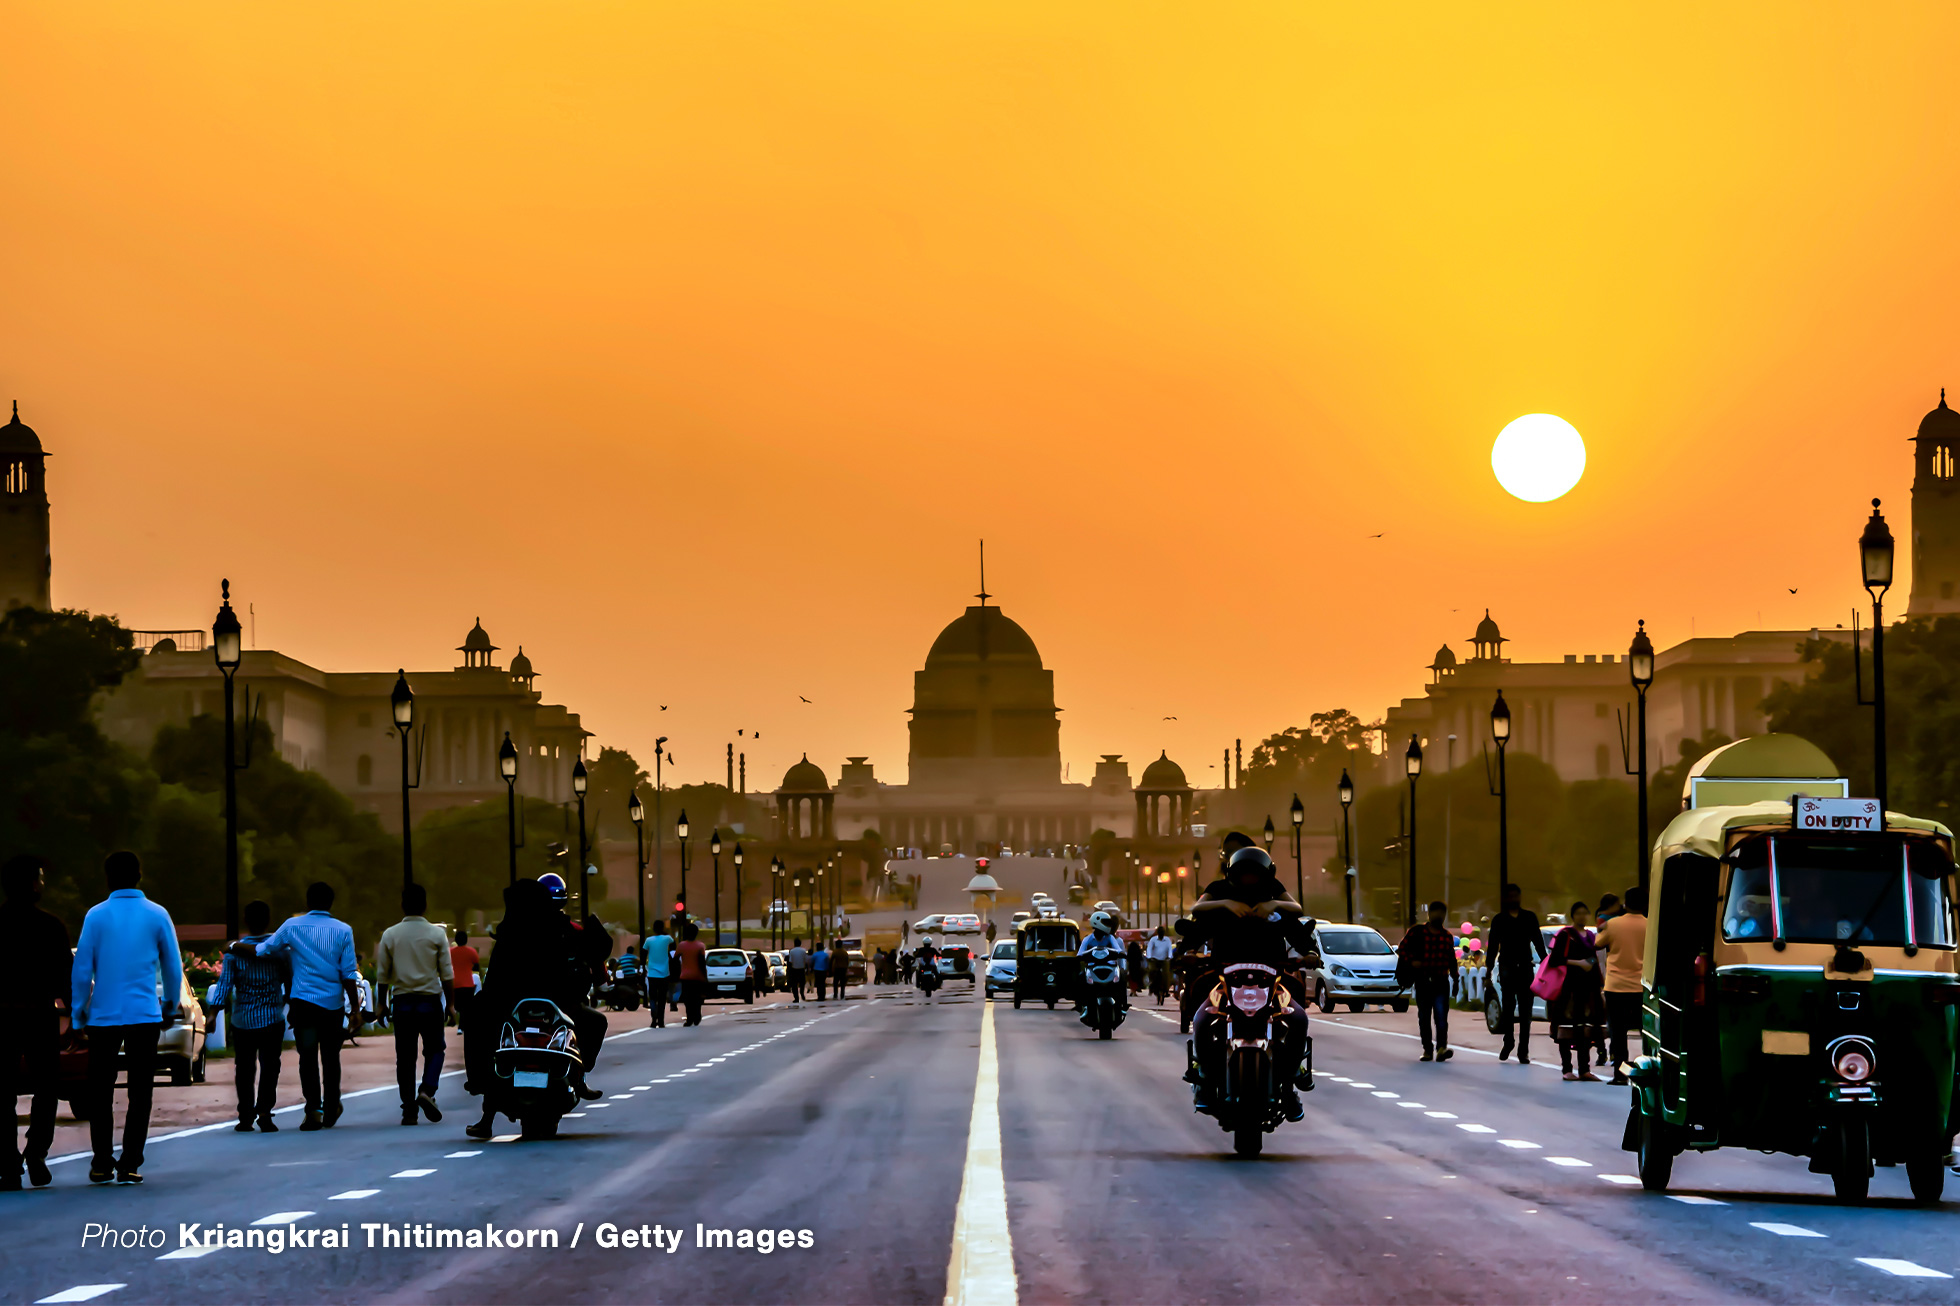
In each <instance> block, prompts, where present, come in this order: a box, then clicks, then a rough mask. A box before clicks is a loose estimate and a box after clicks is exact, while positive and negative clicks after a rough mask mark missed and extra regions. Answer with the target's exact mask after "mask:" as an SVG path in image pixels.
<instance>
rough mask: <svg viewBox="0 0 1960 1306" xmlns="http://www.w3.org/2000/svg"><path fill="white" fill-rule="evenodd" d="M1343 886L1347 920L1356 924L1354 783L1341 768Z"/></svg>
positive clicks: (1344, 768)
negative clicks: (1351, 815)
mask: <svg viewBox="0 0 1960 1306" xmlns="http://www.w3.org/2000/svg"><path fill="white" fill-rule="evenodd" d="M1340 795H1341V863H1342V875H1341V885H1342V887H1343V888H1345V889H1346V890H1347V920H1348V924H1350V925H1352V924H1354V881H1355V879H1356V874H1355V865H1354V827H1353V825H1351V824H1350V823H1349V820H1348V818H1349V816H1350V814H1351V813H1352V811H1353V809H1354V781H1352V780H1350V779H1348V773H1347V768H1346V767H1342V768H1341V787H1340Z"/></svg>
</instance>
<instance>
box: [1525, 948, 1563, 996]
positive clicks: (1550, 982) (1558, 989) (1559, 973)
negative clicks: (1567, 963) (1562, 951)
mask: <svg viewBox="0 0 1960 1306" xmlns="http://www.w3.org/2000/svg"><path fill="white" fill-rule="evenodd" d="M1531 991H1532V992H1533V993H1536V994H1537V995H1538V996H1539V997H1541V998H1543V999H1545V1001H1547V1002H1557V1001H1558V995H1559V994H1561V993H1563V992H1564V991H1565V967H1563V966H1554V965H1552V954H1551V953H1549V952H1548V953H1546V954H1545V960H1543V961H1541V962H1539V963H1538V973H1537V974H1536V975H1534V976H1532V977H1531Z"/></svg>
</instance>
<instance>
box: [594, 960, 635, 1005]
mask: <svg viewBox="0 0 1960 1306" xmlns="http://www.w3.org/2000/svg"><path fill="white" fill-rule="evenodd" d="M643 983H644V980H643V978H642V977H641V975H640V972H638V971H636V970H635V971H625V972H622V973H619V974H614V975H609V976H607V977H606V980H605V982H604V983H603V984H600V985H599V987H598V988H596V989H594V990H593V992H592V1000H593V1001H594V1002H602V1003H604V1004H605V1005H606V1006H608V1007H610V1008H611V1009H612V1010H614V1011H638V1010H639V1009H640V1003H641V1001H642V997H641V993H642V989H641V986H642V984H643Z"/></svg>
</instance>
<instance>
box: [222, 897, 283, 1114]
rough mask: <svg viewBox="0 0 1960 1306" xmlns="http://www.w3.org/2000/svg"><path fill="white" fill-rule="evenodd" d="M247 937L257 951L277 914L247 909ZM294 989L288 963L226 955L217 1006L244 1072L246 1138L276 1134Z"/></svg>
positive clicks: (257, 906) (241, 1110) (259, 906)
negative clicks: (275, 1108) (289, 995)
mask: <svg viewBox="0 0 1960 1306" xmlns="http://www.w3.org/2000/svg"><path fill="white" fill-rule="evenodd" d="M245 929H246V931H247V933H246V934H245V935H244V937H242V938H240V939H239V940H238V941H239V942H240V943H245V944H250V945H252V947H253V949H254V950H256V949H257V947H258V945H259V944H261V943H263V942H265V940H266V938H267V937H268V936H269V935H270V934H271V932H272V908H270V907H268V906H266V905H265V903H263V902H260V901H258V900H256V899H255V900H253V901H252V902H248V903H246V904H245ZM290 983H291V977H290V973H289V971H288V970H287V966H286V961H285V959H284V958H282V957H259V956H252V957H246V956H243V955H241V954H239V953H236V952H226V953H225V963H224V969H223V970H222V971H221V972H220V973H219V975H218V987H217V988H216V989H215V990H213V992H212V995H211V997H212V1005H213V1006H217V1007H227V1008H228V1012H229V1014H228V1016H227V1018H226V1021H225V1025H226V1028H227V1029H228V1030H229V1032H230V1036H231V1046H232V1054H233V1058H234V1060H235V1061H236V1062H237V1071H238V1125H237V1130H238V1132H239V1133H241V1134H249V1133H251V1132H252V1122H253V1120H254V1119H256V1120H257V1121H258V1126H259V1132H260V1133H265V1134H276V1133H278V1132H279V1126H278V1125H275V1124H273V1123H272V1105H273V1102H274V1100H275V1099H276V1098H277V1097H278V1095H279V1053H280V1048H281V1047H282V1045H283V1044H284V1043H285V1039H286V990H287V987H288V986H289V984H290Z"/></svg>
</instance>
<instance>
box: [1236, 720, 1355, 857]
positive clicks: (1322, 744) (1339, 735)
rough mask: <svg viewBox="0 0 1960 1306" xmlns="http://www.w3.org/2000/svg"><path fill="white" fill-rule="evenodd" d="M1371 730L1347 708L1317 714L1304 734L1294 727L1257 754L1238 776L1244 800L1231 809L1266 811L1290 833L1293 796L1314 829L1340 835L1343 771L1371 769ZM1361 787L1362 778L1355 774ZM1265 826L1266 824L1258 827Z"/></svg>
mask: <svg viewBox="0 0 1960 1306" xmlns="http://www.w3.org/2000/svg"><path fill="white" fill-rule="evenodd" d="M1371 729H1372V727H1370V726H1368V725H1366V724H1365V723H1363V722H1362V720H1361V718H1359V717H1357V716H1355V715H1354V713H1352V712H1350V711H1348V710H1347V709H1346V708H1344V707H1337V708H1334V709H1333V710H1331V711H1328V712H1315V713H1314V714H1312V715H1311V716H1310V717H1308V718H1307V725H1306V727H1305V728H1304V729H1303V728H1301V727H1299V726H1289V727H1287V728H1286V729H1285V730H1282V731H1280V732H1279V733H1278V734H1276V735H1269V736H1267V737H1266V738H1265V739H1264V740H1262V741H1260V743H1259V744H1258V745H1257V746H1255V747H1254V748H1253V750H1252V759H1251V760H1250V761H1249V762H1247V763H1246V766H1245V771H1244V773H1243V774H1242V775H1241V776H1240V777H1239V788H1240V789H1241V790H1242V791H1243V795H1242V796H1240V797H1237V798H1235V799H1234V800H1233V801H1232V805H1233V806H1234V807H1236V808H1237V809H1238V810H1240V811H1242V812H1243V811H1254V812H1257V811H1262V810H1263V811H1267V812H1271V813H1272V814H1273V824H1274V825H1275V826H1276V827H1279V828H1280V830H1281V833H1282V834H1283V833H1285V826H1286V824H1287V813H1288V811H1289V810H1290V809H1291V808H1292V805H1293V796H1294V795H1295V794H1298V795H1299V796H1300V803H1301V805H1302V806H1303V807H1304V808H1305V809H1306V827H1305V828H1307V829H1309V830H1330V829H1331V830H1338V829H1339V828H1340V822H1341V805H1340V798H1339V796H1338V793H1337V790H1338V788H1339V785H1340V780H1341V772H1342V771H1343V770H1348V769H1350V768H1353V767H1356V766H1357V763H1359V768H1360V770H1362V771H1365V770H1367V769H1368V766H1367V764H1368V763H1369V762H1370V761H1372V758H1371V757H1370V756H1369V754H1368V753H1367V752H1366V748H1367V740H1368V734H1369V731H1370V730H1371ZM1351 778H1352V779H1354V781H1355V782H1356V784H1357V785H1358V784H1359V783H1361V781H1362V779H1363V776H1362V775H1360V774H1355V773H1353V772H1351ZM1257 824H1260V825H1261V826H1263V820H1262V821H1260V822H1257Z"/></svg>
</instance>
